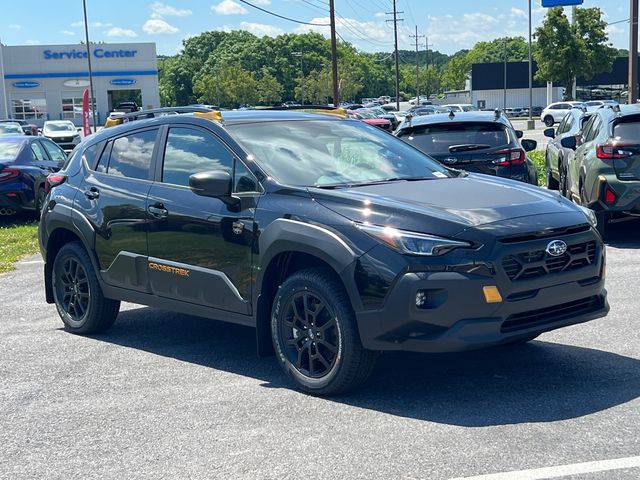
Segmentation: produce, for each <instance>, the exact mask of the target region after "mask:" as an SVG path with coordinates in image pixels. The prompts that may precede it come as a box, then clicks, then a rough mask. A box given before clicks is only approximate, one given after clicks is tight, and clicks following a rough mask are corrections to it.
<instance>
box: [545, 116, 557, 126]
mask: <svg viewBox="0 0 640 480" xmlns="http://www.w3.org/2000/svg"><path fill="white" fill-rule="evenodd" d="M555 123H556V121H555V120H554V119H553V117H552V116H551V115H547V116H546V117H544V124H545V125H546V126H547V127H553V125H554V124H555Z"/></svg>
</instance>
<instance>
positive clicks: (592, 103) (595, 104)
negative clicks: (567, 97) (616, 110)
mask: <svg viewBox="0 0 640 480" xmlns="http://www.w3.org/2000/svg"><path fill="white" fill-rule="evenodd" d="M584 104H585V105H586V106H587V112H593V111H595V110H597V109H599V108H600V107H603V106H605V105H611V106H614V105H618V102H616V101H615V100H589V101H588V102H584Z"/></svg>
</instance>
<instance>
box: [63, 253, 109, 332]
mask: <svg viewBox="0 0 640 480" xmlns="http://www.w3.org/2000/svg"><path fill="white" fill-rule="evenodd" d="M52 281H53V298H54V301H55V304H56V308H57V309H58V314H59V315H60V318H61V319H62V322H63V323H64V328H65V330H67V331H69V332H72V333H78V334H92V333H99V332H102V331H104V330H106V329H107V328H109V327H110V326H111V325H112V324H113V322H114V321H115V320H116V317H117V316H118V310H119V309H120V302H119V301H116V300H110V299H108V298H105V297H104V295H103V293H102V288H100V284H99V283H98V279H97V277H96V274H95V271H94V269H93V264H92V263H91V259H90V258H89V255H88V254H87V251H86V250H85V249H84V247H83V246H82V244H81V243H80V242H71V243H67V244H66V245H64V246H63V247H62V248H61V249H60V251H59V252H58V254H57V255H56V258H55V260H54V261H53V276H52Z"/></svg>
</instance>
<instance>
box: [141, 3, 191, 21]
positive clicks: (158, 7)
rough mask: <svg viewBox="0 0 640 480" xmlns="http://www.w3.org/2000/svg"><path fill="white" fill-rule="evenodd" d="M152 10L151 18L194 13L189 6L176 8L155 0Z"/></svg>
mask: <svg viewBox="0 0 640 480" xmlns="http://www.w3.org/2000/svg"><path fill="white" fill-rule="evenodd" d="M151 12H152V13H151V18H162V17H188V16H189V15H191V14H192V13H193V12H192V11H191V10H189V9H188V8H176V7H173V6H171V5H166V4H164V3H160V2H153V3H152V4H151Z"/></svg>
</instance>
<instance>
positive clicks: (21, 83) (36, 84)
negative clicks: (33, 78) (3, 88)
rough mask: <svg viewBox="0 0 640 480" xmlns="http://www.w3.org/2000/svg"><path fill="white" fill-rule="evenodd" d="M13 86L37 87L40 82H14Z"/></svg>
mask: <svg viewBox="0 0 640 480" xmlns="http://www.w3.org/2000/svg"><path fill="white" fill-rule="evenodd" d="M13 86H14V87H16V88H35V87H39V86H40V84H39V83H38V82H13Z"/></svg>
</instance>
